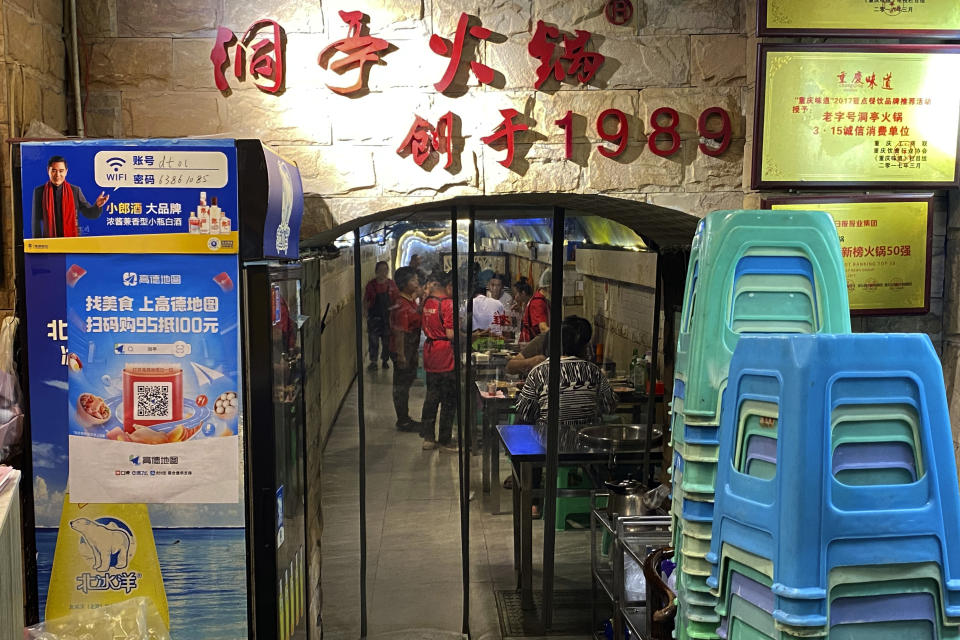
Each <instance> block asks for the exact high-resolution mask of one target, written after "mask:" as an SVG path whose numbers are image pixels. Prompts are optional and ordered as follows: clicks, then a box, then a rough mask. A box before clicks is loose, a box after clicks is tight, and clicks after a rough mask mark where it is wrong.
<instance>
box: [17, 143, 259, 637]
mask: <svg viewBox="0 0 960 640" xmlns="http://www.w3.org/2000/svg"><path fill="white" fill-rule="evenodd" d="M21 151H22V160H23V163H22V165H23V166H22V174H21V177H22V187H23V200H22V206H23V219H24V229H23V233H24V248H25V253H26V255H25V256H24V266H25V272H24V279H25V281H24V283H23V285H24V290H25V296H26V305H27V317H26V319H25V323H26V330H27V350H28V355H29V378H30V409H31V430H32V447H33V470H34V477H33V483H34V509H35V514H36V524H37V533H36V544H37V569H38V581H39V596H40V607H41V609H40V610H41V616H42V617H44V618H46V619H51V618H57V617H60V616H64V615H68V614H70V613H73V612H75V611H76V610H78V609H89V608H97V607H101V606H104V605H108V604H113V603H116V602H120V601H123V600H126V599H129V598H134V597H146V598H148V599H150V600H151V601H152V602H153V604H154V605H155V606H156V608H157V609H158V610H159V612H160V613H161V615H162V617H163V619H164V621H165V622H167V623H168V626H169V629H170V633H171V636H172V637H173V638H174V639H175V640H178V639H181V638H184V639H186V638H210V639H214V640H233V639H238V638H246V637H247V636H248V630H247V607H246V602H247V590H246V584H247V580H246V577H247V559H246V558H247V554H246V533H245V528H244V527H245V515H244V510H245V507H244V499H243V492H242V479H241V472H240V469H239V466H240V463H239V460H240V455H241V452H242V449H241V446H242V445H241V437H240V436H241V434H242V429H243V425H242V422H241V418H240V416H241V415H242V406H243V402H242V400H243V394H242V379H241V372H240V365H239V348H240V328H239V309H238V305H239V296H238V288H239V273H238V270H239V265H238V256H237V244H238V243H237V220H238V219H237V211H238V202H237V195H236V182H237V177H236V171H237V167H236V152H235V149H234V142H233V141H232V140H197V141H194V140H139V141H117V140H107V141H64V142H56V143H25V144H23V145H22V146H21ZM57 157H59V158H61V159H62V161H61V160H57V159H56V158H57ZM52 160H53V161H52ZM51 161H52V162H51ZM64 174H65V175H64ZM213 198H216V201H215V202H214V200H213ZM35 205H36V206H35ZM214 206H216V207H217V209H216V210H214V208H213V207H214ZM201 219H202V220H204V221H205V223H201ZM214 219H216V220H217V221H218V226H217V228H216V230H214V228H213V220H214ZM201 224H203V225H204V226H205V227H206V228H205V229H203V228H202V227H201ZM148 254H150V255H148Z"/></svg>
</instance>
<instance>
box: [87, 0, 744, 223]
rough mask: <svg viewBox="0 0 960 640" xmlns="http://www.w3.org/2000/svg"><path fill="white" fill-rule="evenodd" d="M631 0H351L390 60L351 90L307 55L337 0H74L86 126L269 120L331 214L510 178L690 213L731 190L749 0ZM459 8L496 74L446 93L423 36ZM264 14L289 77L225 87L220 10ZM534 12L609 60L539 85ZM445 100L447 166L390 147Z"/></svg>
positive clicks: (327, 37)
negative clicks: (611, 134)
mask: <svg viewBox="0 0 960 640" xmlns="http://www.w3.org/2000/svg"><path fill="white" fill-rule="evenodd" d="M634 4H635V5H636V6H637V9H638V10H637V11H636V13H635V15H634V18H633V20H632V21H631V23H630V24H628V25H625V26H621V27H615V26H613V25H610V24H609V23H607V22H606V20H605V19H604V18H603V17H602V15H597V14H598V12H597V11H596V10H595V9H594V8H593V4H591V3H582V2H558V1H557V0H497V1H495V2H484V3H470V2H460V3H457V2H450V1H445V2H422V1H421V0H389V1H384V2H379V1H377V0H361V1H358V2H354V3H351V4H350V6H349V7H347V8H350V9H357V10H361V11H364V12H365V13H367V14H368V15H369V16H370V20H369V28H370V32H371V34H372V35H373V36H376V37H380V38H384V39H386V40H387V41H388V42H390V43H391V45H392V47H391V50H389V52H388V53H385V54H384V55H383V62H384V64H382V65H374V66H373V67H372V68H371V69H370V70H369V80H368V87H369V92H368V93H367V94H366V95H364V96H363V97H359V98H349V97H344V96H340V95H336V94H334V93H333V92H331V91H329V90H328V89H327V88H326V87H325V86H324V83H325V82H332V80H331V78H330V77H328V76H327V75H325V73H324V70H323V69H321V68H320V67H319V66H318V64H317V55H318V54H319V52H320V51H321V50H322V49H323V47H324V46H326V45H327V44H329V43H331V42H333V41H335V40H337V39H339V38H343V37H345V36H346V35H347V25H346V24H344V22H343V21H342V20H341V18H340V17H339V16H338V14H337V11H338V10H339V9H343V8H345V7H346V3H342V2H325V3H322V6H321V3H319V2H308V3H294V2H285V1H283V2H274V3H273V8H272V10H271V9H270V8H269V7H262V6H259V5H257V6H251V5H249V4H248V3H245V2H240V1H239V0H202V1H193V2H187V1H177V2H173V3H158V2H147V1H130V0H127V1H124V2H120V1H119V0H80V6H81V7H82V11H81V19H82V22H81V26H82V27H83V32H84V39H85V42H86V54H87V56H88V58H89V60H90V69H89V86H90V91H91V100H90V105H89V107H88V120H89V126H90V129H91V131H90V133H91V135H102V136H135V137H139V136H183V135H211V134H219V135H230V136H256V137H260V138H263V139H264V140H266V141H268V142H270V143H272V144H274V145H276V146H277V147H279V148H280V150H281V152H283V153H285V154H286V155H288V156H290V157H291V158H294V159H295V160H297V161H298V163H299V165H300V169H301V172H302V175H303V178H304V186H305V189H306V191H307V192H308V193H310V194H314V196H315V198H313V200H314V201H313V202H312V203H311V205H310V212H311V215H312V216H314V217H318V218H321V219H322V220H324V221H326V222H329V221H331V220H332V221H336V222H342V221H344V220H347V219H349V218H352V217H355V216H357V215H362V214H366V213H370V212H375V211H377V210H380V209H383V208H385V207H389V206H394V205H401V204H410V203H415V202H422V201H428V200H431V199H433V198H434V197H437V196H449V195H458V194H483V193H499V192H505V191H544V192H548V191H568V192H580V193H607V194H618V195H623V196H624V197H628V198H633V199H637V200H645V201H650V202H654V203H657V204H662V205H664V206H669V207H675V208H677V209H680V210H683V211H688V212H691V213H697V214H700V215H702V214H704V213H706V212H708V211H710V210H713V209H718V208H737V207H740V206H741V204H742V202H743V190H742V165H743V163H742V160H743V149H744V146H745V144H746V136H747V130H746V123H747V120H746V113H745V111H746V103H745V102H744V99H745V96H746V94H745V89H744V87H745V85H746V82H747V72H746V59H747V57H748V56H747V55H745V42H746V40H745V33H746V29H745V18H746V16H745V11H744V9H743V8H742V7H741V0H720V1H718V2H714V1H712V0H711V1H706V0H696V1H687V2H681V3H677V2H674V1H673V0H647V1H646V2H642V1H641V2H635V3H634ZM461 12H467V13H470V14H471V15H474V16H477V17H478V18H479V20H480V21H481V22H482V23H483V25H484V26H486V27H488V28H490V29H492V30H493V32H494V35H493V36H491V38H490V39H489V40H488V41H487V42H481V43H480V45H479V49H478V51H479V57H480V59H481V60H482V61H484V62H485V63H486V64H488V65H490V66H491V67H493V68H494V69H495V70H496V71H497V75H496V78H495V80H494V83H493V86H483V85H479V86H478V85H477V83H476V81H475V80H473V79H472V77H471V78H470V80H469V82H467V83H466V84H465V86H463V87H462V88H461V89H459V90H457V91H453V92H448V93H447V94H441V93H439V92H437V91H436V90H435V88H434V87H433V83H435V82H437V81H438V80H439V79H440V77H441V76H442V75H443V72H444V69H445V67H446V64H447V60H446V59H445V58H442V57H440V56H438V55H436V54H434V53H432V52H431V51H430V49H429V48H428V40H429V37H430V35H431V34H432V33H434V32H436V33H439V34H440V35H443V36H444V37H451V36H452V35H453V32H454V30H455V28H456V21H457V18H458V16H459V15H460V13H461ZM261 16H269V17H272V18H274V19H276V20H277V21H278V22H279V23H280V24H281V25H282V26H283V28H284V29H285V31H286V38H287V48H286V52H287V74H286V88H285V91H284V92H283V94H282V95H268V94H266V93H263V92H261V91H259V90H258V89H257V88H256V87H255V86H254V84H253V82H252V81H250V80H249V79H247V80H246V81H244V82H239V81H237V80H236V79H235V78H234V77H233V75H232V74H231V73H228V74H227V78H228V81H229V83H230V90H229V91H228V92H224V93H221V92H220V91H218V90H217V89H216V87H215V86H214V79H213V65H212V64H211V62H210V59H209V55H210V51H211V49H212V47H213V44H214V35H215V29H216V27H217V26H220V25H223V26H226V27H228V28H230V29H231V30H233V31H234V32H235V33H237V34H238V35H242V34H243V33H244V31H245V30H246V29H247V28H248V27H249V26H250V24H251V23H252V22H253V21H254V20H255V19H256V18H259V17H261ZM538 19H543V20H545V21H548V22H552V23H555V24H557V25H558V26H559V27H560V28H561V29H562V30H564V31H567V32H568V33H572V31H573V30H574V29H587V30H590V31H592V32H593V34H594V36H593V40H592V44H593V48H595V49H597V50H599V51H600V52H601V53H603V54H604V55H605V56H606V63H605V64H604V66H603V67H602V68H601V71H600V72H599V73H598V76H597V78H595V80H594V81H593V82H592V83H591V86H582V85H579V84H569V83H566V82H565V83H563V84H554V85H553V86H551V85H550V84H549V82H554V81H553V80H551V81H549V82H548V84H547V85H545V86H544V89H549V90H547V91H541V92H536V91H533V89H532V87H533V82H534V78H535V69H536V65H537V61H536V60H535V59H534V58H532V57H531V56H530V55H529V54H528V53H527V43H528V42H529V40H530V34H531V31H532V27H533V25H534V24H535V22H536V20H538ZM146 60H149V63H145V62H144V61H146ZM347 75H348V76H349V75H350V74H347ZM458 94H463V95H458ZM660 106H672V107H673V108H675V109H677V110H678V111H679V112H680V113H681V124H680V128H679V131H680V134H681V136H682V138H683V139H684V141H685V144H684V145H683V148H682V149H681V151H680V152H678V153H677V154H675V155H674V156H671V157H669V158H660V157H658V156H655V155H653V154H652V153H651V152H650V151H649V150H648V149H646V147H645V140H646V134H647V133H649V132H650V127H649V116H650V113H651V112H652V111H653V110H654V109H656V108H657V107H660ZM710 106H722V107H724V108H726V109H727V110H728V111H729V112H730V114H731V117H732V120H733V130H734V138H735V139H734V142H733V144H732V145H731V148H730V150H729V151H728V152H727V153H725V154H724V155H723V156H721V157H720V158H710V157H707V156H704V155H703V154H699V153H698V152H697V151H696V145H695V144H693V142H694V140H695V138H696V132H695V126H696V124H695V118H696V117H697V115H698V114H699V113H700V112H701V111H702V110H703V109H704V108H706V107H710ZM510 107H513V108H516V109H517V110H518V111H519V112H520V113H521V114H523V117H522V120H523V121H524V122H525V123H526V124H528V125H529V126H530V128H531V131H529V132H527V133H526V134H520V137H519V138H518V141H519V145H518V154H519V156H518V160H517V163H516V165H515V166H514V168H513V170H508V169H506V168H504V167H502V166H501V165H500V164H499V163H498V162H497V161H498V160H499V159H501V158H502V157H503V153H504V152H503V151H499V150H494V149H491V148H490V147H488V146H486V145H485V144H483V143H482V142H481V141H480V140H479V138H480V137H481V136H483V135H488V134H490V133H492V132H493V131H494V128H495V127H496V126H497V124H498V123H499V122H500V120H501V116H500V114H499V110H500V109H506V108H510ZM610 107H616V108H619V109H621V110H622V111H624V112H625V113H626V115H627V118H628V124H629V127H630V146H629V147H628V149H627V152H626V153H624V154H623V156H621V157H620V158H617V159H608V158H604V157H602V156H601V155H600V154H599V153H598V151H597V149H596V144H597V143H598V142H600V140H599V138H598V136H597V133H596V128H595V120H596V118H597V115H598V114H599V113H600V112H601V111H603V110H604V109H607V108H610ZM568 109H569V110H573V112H574V114H575V119H574V130H575V135H574V139H573V143H574V158H573V160H572V161H569V162H565V161H563V157H562V154H563V138H562V134H561V131H560V129H559V128H558V127H557V126H556V125H555V124H554V120H556V119H558V118H561V117H563V115H564V113H565V112H566V111H567V110H568ZM448 110H451V111H453V112H454V113H455V114H457V116H458V118H459V124H458V125H457V128H458V129H459V131H458V132H457V133H458V135H457V136H456V138H455V140H454V144H455V146H456V147H460V148H461V149H462V152H461V153H460V154H459V162H458V163H455V166H454V167H453V168H452V170H451V172H448V171H445V170H444V169H443V168H442V167H439V166H438V167H434V168H433V169H432V170H430V171H426V170H425V169H423V168H420V167H418V166H417V165H416V164H414V162H413V161H412V159H410V158H409V157H407V158H403V157H401V156H399V155H398V154H397V153H396V149H397V147H398V146H399V144H400V143H401V142H402V140H403V138H404V137H405V135H406V133H407V131H408V129H409V128H410V125H411V124H412V123H413V118H414V114H418V115H421V116H423V117H424V118H426V119H427V120H429V121H431V122H435V121H436V120H437V118H438V117H439V116H440V115H441V114H443V113H445V112H446V111H448ZM609 126H611V127H612V124H611V125H609ZM457 164H459V166H457ZM453 169H456V170H455V171H453ZM310 224H315V221H314V220H311V221H310ZM314 228H315V227H314Z"/></svg>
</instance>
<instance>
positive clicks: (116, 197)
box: [21, 140, 238, 253]
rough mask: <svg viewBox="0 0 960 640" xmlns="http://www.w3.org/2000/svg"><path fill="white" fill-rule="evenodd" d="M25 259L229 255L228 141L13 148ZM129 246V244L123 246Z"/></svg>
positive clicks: (233, 196) (233, 230) (232, 243)
mask: <svg viewBox="0 0 960 640" xmlns="http://www.w3.org/2000/svg"><path fill="white" fill-rule="evenodd" d="M21 157H22V170H21V181H22V185H23V201H22V206H23V227H24V228H23V237H24V248H25V251H27V252H28V253H29V252H54V253H68V252H71V251H73V252H100V253H121V252H128V251H129V250H130V249H129V245H127V247H124V244H123V243H124V238H122V237H117V236H141V238H140V240H141V241H142V242H143V245H144V246H147V244H148V243H149V245H151V248H150V251H151V252H153V253H207V252H214V253H215V252H221V251H223V252H230V251H231V250H232V251H234V252H235V251H236V241H237V235H238V234H237V229H238V226H237V207H238V203H237V189H236V173H237V160H236V149H235V147H234V141H233V140H74V141H64V142H57V143H49V142H43V143H23V144H22V145H21ZM126 240H127V241H129V238H127V239H126Z"/></svg>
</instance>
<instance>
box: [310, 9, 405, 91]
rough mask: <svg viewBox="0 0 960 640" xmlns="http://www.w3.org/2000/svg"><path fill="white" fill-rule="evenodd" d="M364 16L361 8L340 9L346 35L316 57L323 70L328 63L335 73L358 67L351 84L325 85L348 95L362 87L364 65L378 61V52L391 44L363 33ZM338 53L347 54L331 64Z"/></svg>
mask: <svg viewBox="0 0 960 640" xmlns="http://www.w3.org/2000/svg"><path fill="white" fill-rule="evenodd" d="M366 17H367V16H366V14H364V13H363V12H362V11H340V18H341V19H342V20H343V21H344V22H346V23H347V25H348V27H349V31H348V34H347V37H346V38H342V39H340V40H337V41H336V42H333V43H331V44H329V45H327V46H326V47H324V49H323V51H321V52H320V55H319V56H317V63H318V64H319V65H320V66H321V67H323V68H324V69H326V68H327V65H328V64H329V66H330V70H331V71H335V72H337V73H344V72H345V71H350V70H352V69H356V70H357V78H356V82H354V83H353V84H352V85H350V86H347V87H334V86H331V85H329V84H328V85H327V88H328V89H330V90H331V91H333V92H334V93H339V94H340V95H349V94H351V93H355V92H357V91H359V90H361V89H363V88H364V73H365V69H364V65H367V64H371V63H377V62H380V56H379V52H380V51H384V50H385V49H386V48H387V47H389V46H390V43H389V42H387V41H386V40H383V39H382V38H374V37H373V36H371V35H368V34H364V33H363V31H364V20H365V19H366ZM337 52H340V53H344V54H346V55H345V56H344V57H341V58H337V59H336V60H333V62H332V63H331V61H330V59H331V58H332V57H333V54H335V53H337Z"/></svg>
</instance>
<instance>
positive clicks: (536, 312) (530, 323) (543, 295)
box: [520, 269, 553, 342]
mask: <svg viewBox="0 0 960 640" xmlns="http://www.w3.org/2000/svg"><path fill="white" fill-rule="evenodd" d="M552 282H553V273H552V272H551V271H550V269H547V270H546V271H544V272H543V273H542V274H541V275H540V283H539V286H538V288H537V292H536V293H535V294H533V297H532V298H530V302H528V303H527V308H526V310H525V311H524V312H523V319H522V320H521V321H520V342H530V341H531V340H533V339H534V338H536V337H537V336H538V335H540V334H541V333H543V332H544V331H546V330H547V329H549V328H550V288H551V285H552Z"/></svg>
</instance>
